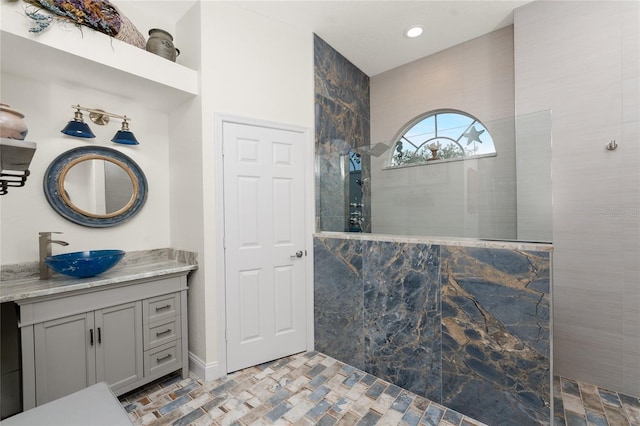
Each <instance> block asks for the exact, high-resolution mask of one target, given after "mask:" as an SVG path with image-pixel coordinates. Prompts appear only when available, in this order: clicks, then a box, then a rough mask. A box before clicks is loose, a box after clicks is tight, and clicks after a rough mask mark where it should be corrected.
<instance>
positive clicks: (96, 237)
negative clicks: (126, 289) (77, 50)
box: [0, 33, 170, 265]
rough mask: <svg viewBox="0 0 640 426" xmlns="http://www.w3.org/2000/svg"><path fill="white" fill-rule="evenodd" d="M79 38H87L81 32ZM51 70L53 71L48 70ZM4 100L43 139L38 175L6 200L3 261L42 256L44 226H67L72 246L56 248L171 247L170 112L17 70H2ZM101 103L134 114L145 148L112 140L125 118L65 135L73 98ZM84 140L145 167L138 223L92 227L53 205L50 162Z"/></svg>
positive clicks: (34, 170) (1, 209)
mask: <svg viewBox="0 0 640 426" xmlns="http://www.w3.org/2000/svg"><path fill="white" fill-rule="evenodd" d="M78 37H81V35H80V33H78ZM43 72H46V70H43ZM0 87H1V93H2V102H3V103H7V104H9V105H11V106H12V107H14V108H15V109H17V110H19V111H21V112H22V113H23V114H25V116H26V117H25V120H26V122H27V125H28V127H29V133H28V135H27V138H26V139H27V140H29V141H33V142H36V143H37V150H36V152H35V155H34V158H33V161H32V163H31V166H30V171H31V175H30V176H29V177H28V179H27V183H26V185H25V186H24V187H22V188H11V189H10V190H9V193H8V194H7V195H3V196H2V197H1V198H0V213H1V216H0V218H1V222H0V227H1V231H2V232H1V233H0V234H1V236H0V243H1V245H2V246H1V251H0V253H1V256H0V263H1V264H2V265H9V264H15V263H24V262H37V261H38V232H40V231H57V232H63V233H64V235H61V236H60V238H61V239H62V240H64V241H67V242H68V243H69V246H67V247H61V246H58V245H53V246H52V250H53V252H54V254H55V253H63V252H71V251H79V250H89V249H103V248H117V249H123V250H125V251H134V250H146V249H151V248H161V247H168V246H169V244H170V241H169V233H168V232H166V231H165V232H158V230H159V229H161V230H167V229H168V228H169V192H168V191H167V189H166V188H167V187H168V185H169V177H168V175H167V173H166V167H167V164H168V161H169V159H168V145H169V138H168V118H167V115H166V114H164V113H161V112H155V111H151V110H149V109H148V108H146V107H143V106H141V105H140V104H138V103H137V102H136V100H135V99H127V98H123V97H117V96H113V95H111V94H109V93H106V92H102V91H100V90H95V89H89V88H83V87H80V86H74V85H73V84H68V83H67V84H65V83H56V82H49V83H43V82H39V81H35V80H31V79H27V78H23V77H21V76H18V75H13V74H7V73H3V74H2V82H1V86H0ZM78 103H79V104H80V105H82V106H86V107H91V108H101V109H104V110H106V111H110V112H113V113H116V114H121V115H124V114H126V115H127V116H130V117H132V120H131V130H132V131H133V132H134V133H135V135H136V138H137V139H138V140H139V141H140V145H138V146H125V145H118V144H114V143H112V142H111V141H110V139H111V138H112V137H113V135H114V134H115V133H116V131H117V130H120V122H119V121H118V120H113V121H112V122H111V123H109V124H108V125H106V126H98V125H96V124H93V123H91V122H90V120H89V118H88V114H86V117H85V119H86V121H87V122H88V123H89V124H90V127H91V129H92V130H93V132H94V133H95V134H96V138H95V139H81V138H74V137H70V136H66V135H63V134H62V133H60V130H61V129H62V128H63V127H64V126H65V125H66V123H67V122H68V121H69V120H70V119H72V118H73V113H74V110H73V109H72V108H71V105H72V104H78ZM79 146H105V147H109V148H113V149H116V150H118V151H120V152H123V153H124V154H126V155H128V156H129V157H131V158H132V159H133V160H134V161H135V162H136V163H137V164H138V165H139V166H140V168H141V169H142V170H143V172H144V173H145V175H146V177H147V180H148V183H149V196H148V198H147V202H146V204H145V205H144V207H143V208H142V210H141V211H140V213H139V214H138V215H137V216H135V217H133V218H132V219H131V220H130V221H128V222H126V223H124V224H121V225H118V226H115V227H112V228H105V229H96V228H87V227H84V226H81V225H77V224H75V223H72V222H69V221H67V220H66V219H64V218H62V217H61V216H59V215H58V214H57V213H56V212H55V211H54V210H53V209H52V208H51V207H50V206H49V204H48V203H47V200H46V198H45V197H44V192H43V189H42V182H43V179H44V174H45V171H46V169H47V167H48V166H49V164H50V163H51V162H52V161H53V160H54V159H55V158H56V157H57V156H58V155H60V154H62V153H63V152H65V151H67V150H69V149H72V148H75V147H79Z"/></svg>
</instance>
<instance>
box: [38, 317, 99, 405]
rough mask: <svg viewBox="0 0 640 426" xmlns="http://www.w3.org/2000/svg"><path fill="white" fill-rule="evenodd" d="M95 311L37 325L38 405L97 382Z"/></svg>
mask: <svg viewBox="0 0 640 426" xmlns="http://www.w3.org/2000/svg"><path fill="white" fill-rule="evenodd" d="M93 322H94V317H93V312H89V313H84V314H78V315H72V316H68V317H64V318H60V319H57V320H53V321H47V322H43V323H38V324H35V325H34V345H35V367H36V405H42V404H44V403H45V402H48V401H52V400H54V399H57V398H60V397H62V396H65V395H68V394H70V393H73V392H75V391H78V390H80V389H84V388H86V387H87V386H89V385H92V384H94V383H96V375H95V371H96V368H95V348H96V340H95V335H93V326H94V324H93Z"/></svg>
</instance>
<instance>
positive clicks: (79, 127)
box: [61, 113, 96, 138]
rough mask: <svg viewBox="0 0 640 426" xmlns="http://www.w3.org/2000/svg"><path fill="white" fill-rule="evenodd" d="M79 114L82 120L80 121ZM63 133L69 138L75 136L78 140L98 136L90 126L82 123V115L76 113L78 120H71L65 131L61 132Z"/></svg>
mask: <svg viewBox="0 0 640 426" xmlns="http://www.w3.org/2000/svg"><path fill="white" fill-rule="evenodd" d="M77 114H80V119H79V120H78V118H77ZM61 132H62V133H64V134H65V135H69V136H75V137H77V138H95V137H96V135H94V134H93V132H92V131H91V129H90V128H89V125H88V124H87V123H85V122H84V121H82V113H76V118H74V119H73V120H71V121H70V122H69V123H67V125H66V126H65V127H64V129H62V130H61Z"/></svg>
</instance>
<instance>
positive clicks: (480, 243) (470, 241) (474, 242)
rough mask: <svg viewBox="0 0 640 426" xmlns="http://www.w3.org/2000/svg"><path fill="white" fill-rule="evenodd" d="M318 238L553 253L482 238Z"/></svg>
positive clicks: (546, 246) (538, 245)
mask: <svg viewBox="0 0 640 426" xmlns="http://www.w3.org/2000/svg"><path fill="white" fill-rule="evenodd" d="M314 237H317V238H342V239H348V240H360V241H386V242H392V243H410V244H437V245H441V246H453V247H483V248H497V249H511V250H526V251H553V244H551V243H542V242H529V241H510V240H497V239H481V238H462V237H460V238H458V237H428V236H424V237H422V236H420V237H415V236H403V235H389V234H368V233H361V232H319V233H316V234H314Z"/></svg>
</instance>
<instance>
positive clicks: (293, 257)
mask: <svg viewBox="0 0 640 426" xmlns="http://www.w3.org/2000/svg"><path fill="white" fill-rule="evenodd" d="M296 257H302V250H298V251H297V252H296V254H294V255H293V256H291V258H292V259H295V258H296Z"/></svg>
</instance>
